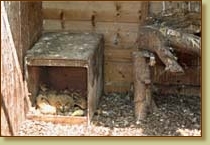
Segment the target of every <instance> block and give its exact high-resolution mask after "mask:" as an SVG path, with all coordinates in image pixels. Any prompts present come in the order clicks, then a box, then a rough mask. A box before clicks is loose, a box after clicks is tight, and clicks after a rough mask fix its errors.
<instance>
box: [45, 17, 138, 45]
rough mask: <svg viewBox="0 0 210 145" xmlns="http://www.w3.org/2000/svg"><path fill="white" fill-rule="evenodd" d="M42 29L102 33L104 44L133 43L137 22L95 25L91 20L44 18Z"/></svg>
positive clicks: (135, 37)
mask: <svg viewBox="0 0 210 145" xmlns="http://www.w3.org/2000/svg"><path fill="white" fill-rule="evenodd" d="M43 28H44V31H70V32H96V33H102V34H103V35H104V38H105V44H106V45H111V46H113V45H122V44H127V45H134V43H135V42H136V39H137V32H138V24H137V23H111V22H97V23H96V24H95V27H93V26H92V23H91V21H65V22H64V23H62V22H61V21H60V20H44V22H43Z"/></svg>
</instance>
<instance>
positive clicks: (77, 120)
mask: <svg viewBox="0 0 210 145" xmlns="http://www.w3.org/2000/svg"><path fill="white" fill-rule="evenodd" d="M26 118H27V119H30V120H37V121H45V122H52V123H55V124H83V123H88V122H87V120H88V119H87V117H72V116H55V115H33V114H27V116H26Z"/></svg>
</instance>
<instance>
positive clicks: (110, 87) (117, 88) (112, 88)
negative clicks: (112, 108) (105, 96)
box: [104, 82, 130, 93]
mask: <svg viewBox="0 0 210 145" xmlns="http://www.w3.org/2000/svg"><path fill="white" fill-rule="evenodd" d="M129 89H130V83H119V82H112V83H108V84H105V85H104V92H105V93H110V92H127V91H128V90H129Z"/></svg>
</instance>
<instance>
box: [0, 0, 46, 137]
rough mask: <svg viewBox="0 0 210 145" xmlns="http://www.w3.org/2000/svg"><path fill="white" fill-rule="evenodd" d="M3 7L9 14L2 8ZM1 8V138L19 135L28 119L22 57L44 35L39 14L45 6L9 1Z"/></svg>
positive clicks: (2, 4)
mask: <svg viewBox="0 0 210 145" xmlns="http://www.w3.org/2000/svg"><path fill="white" fill-rule="evenodd" d="M4 4H5V7H6V12H4V11H3V9H2V8H3V6H4ZM1 6H2V7H1V12H2V13H1V22H2V23H1V24H2V25H1V30H2V31H1V36H2V39H1V52H2V53H1V114H2V115H1V135H2V136H9V135H17V132H18V129H19V127H20V124H21V123H22V121H23V120H24V119H25V115H26V111H27V108H26V107H27V105H26V103H27V102H26V100H27V91H26V89H25V82H24V79H23V71H24V70H23V56H24V52H25V51H26V50H27V49H29V48H30V46H31V45H32V44H33V42H34V41H36V39H37V38H38V37H39V36H38V35H40V34H41V29H40V28H41V27H42V23H40V22H42V19H41V17H39V16H38V15H42V14H41V8H42V7H41V3H40V2H39V3H29V2H9V1H8V2H2V3H1ZM35 10H36V12H37V13H38V14H37V15H36V14H35V13H34V11H35ZM7 15H8V17H7ZM29 17H30V18H29ZM37 22H39V23H37ZM26 25H27V26H26ZM38 31H39V32H38ZM30 33H33V34H30Z"/></svg>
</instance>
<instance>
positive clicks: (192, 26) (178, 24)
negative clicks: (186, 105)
mask: <svg viewBox="0 0 210 145" xmlns="http://www.w3.org/2000/svg"><path fill="white" fill-rule="evenodd" d="M200 20H201V18H200V17H199V13H183V12H176V13H173V14H170V15H167V16H161V15H157V16H155V17H153V18H151V19H148V20H147V22H146V24H145V25H144V26H140V29H139V37H138V40H137V42H138V48H139V49H140V50H142V49H147V50H149V51H151V52H154V53H156V54H157V56H158V57H159V58H160V60H161V61H162V62H163V63H164V64H165V66H166V68H165V70H166V71H167V70H168V71H170V72H173V73H183V72H184V70H183V68H182V66H181V65H180V64H179V63H178V62H177V60H178V58H177V57H176V56H175V55H174V54H173V53H174V52H175V51H176V52H181V53H185V54H192V55H197V56H199V57H200V56H201V44H200V43H201V38H200V37H199V36H197V34H200V33H201V23H200Z"/></svg>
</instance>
